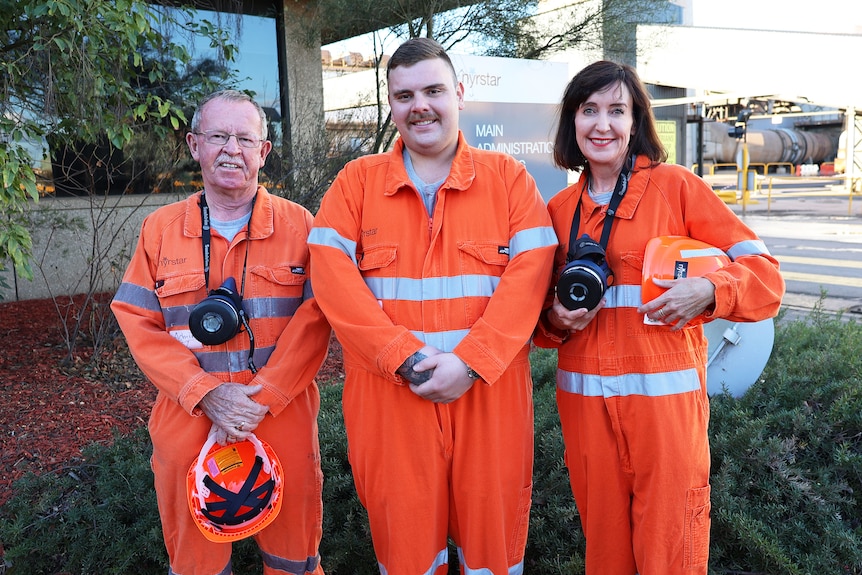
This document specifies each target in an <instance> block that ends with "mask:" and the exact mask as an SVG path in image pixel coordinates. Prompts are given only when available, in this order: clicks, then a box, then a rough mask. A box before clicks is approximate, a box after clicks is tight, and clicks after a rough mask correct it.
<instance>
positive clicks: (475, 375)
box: [467, 365, 481, 381]
mask: <svg viewBox="0 0 862 575" xmlns="http://www.w3.org/2000/svg"><path fill="white" fill-rule="evenodd" d="M467 377H469V378H470V379H472V380H473V381H476V380H477V379H479V378H480V377H481V376H480V375H479V374H478V373H476V371H475V370H474V369H473V368H472V367H470V366H469V365H468V366H467Z"/></svg>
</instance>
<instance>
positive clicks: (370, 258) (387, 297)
mask: <svg viewBox="0 0 862 575" xmlns="http://www.w3.org/2000/svg"><path fill="white" fill-rule="evenodd" d="M397 255H398V249H397V246H394V245H380V246H373V247H367V248H365V251H364V252H362V254H361V255H360V257H359V271H360V272H361V273H362V277H363V278H364V279H365V284H366V285H367V286H368V289H370V290H371V293H373V294H374V297H376V298H377V299H378V300H383V301H384V302H387V303H388V302H392V301H393V300H395V299H397V297H398V294H397V293H396V286H397V281H396V280H397V277H398V276H397V271H398V265H397V263H398V258H397Z"/></svg>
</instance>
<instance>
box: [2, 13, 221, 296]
mask: <svg viewBox="0 0 862 575" xmlns="http://www.w3.org/2000/svg"><path fill="white" fill-rule="evenodd" d="M193 15H194V12H193V10H191V9H189V8H182V7H175V8H167V7H164V6H159V5H157V4H154V3H150V2H145V1H141V0H14V1H10V0H3V1H2V9H0V26H2V30H3V32H2V34H0V90H2V97H0V164H2V166H3V167H2V172H0V178H2V181H0V183H2V185H0V221H2V226H0V230H2V231H0V272H3V271H5V269H6V268H5V265H6V262H9V261H11V263H12V265H13V266H14V267H15V268H16V269H17V270H18V272H19V273H20V274H21V275H22V276H23V277H26V278H28V279H31V278H32V269H31V267H30V262H29V259H30V256H31V249H32V242H31V238H30V235H29V233H28V231H27V228H26V226H25V219H24V215H25V213H24V212H25V209H26V207H27V205H28V203H29V202H30V201H35V200H38V198H39V187H38V181H39V175H40V173H39V170H38V169H37V168H36V167H35V166H36V165H37V162H39V161H40V160H45V159H46V158H47V157H48V150H47V149H46V146H45V142H47V141H50V142H51V143H52V144H55V143H56V144H57V145H65V144H81V145H85V146H86V145H90V146H94V145H97V144H101V145H102V146H104V145H110V146H112V147H113V148H115V149H118V150H120V149H122V148H123V147H124V146H126V145H127V144H128V143H129V142H130V141H132V139H133V137H134V136H135V134H136V133H139V132H140V131H141V130H142V129H144V128H146V129H147V130H150V131H151V132H150V135H151V137H153V138H155V139H157V140H158V139H163V138H166V136H168V134H170V133H171V132H172V131H173V130H176V129H178V128H179V127H180V126H181V125H182V124H184V123H186V122H187V118H186V110H185V109H184V108H183V105H182V104H183V103H182V101H181V98H182V96H183V95H184V93H183V92H182V91H180V92H174V91H171V90H164V89H148V87H149V88H151V87H153V86H162V87H164V86H166V85H169V84H170V82H171V81H173V80H175V79H176V78H178V77H179V76H181V74H182V73H181V72H178V69H181V68H183V67H185V66H187V65H189V64H190V63H191V61H192V54H191V53H190V52H189V50H188V49H187V48H186V47H185V45H184V44H182V43H178V42H174V41H173V40H172V38H171V35H172V34H173V33H177V32H179V33H181V34H186V35H195V34H196V35H200V36H203V37H205V38H208V39H209V41H210V46H211V47H213V48H217V49H218V51H219V54H220V57H221V58H222V59H223V60H224V61H231V60H232V59H233V54H234V47H233V46H232V45H231V44H230V42H229V38H230V37H229V35H228V33H227V32H225V31H223V30H222V29H220V28H218V27H216V26H214V25H212V24H211V23H209V22H207V21H200V22H196V21H195V20H194V18H193ZM178 96H179V97H178ZM0 281H2V277H0Z"/></svg>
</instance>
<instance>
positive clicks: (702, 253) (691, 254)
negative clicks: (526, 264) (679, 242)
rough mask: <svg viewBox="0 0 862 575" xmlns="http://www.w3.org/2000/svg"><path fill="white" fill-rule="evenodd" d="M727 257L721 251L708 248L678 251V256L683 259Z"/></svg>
mask: <svg viewBox="0 0 862 575" xmlns="http://www.w3.org/2000/svg"><path fill="white" fill-rule="evenodd" d="M724 255H727V254H725V253H724V252H723V251H721V250H720V249H718V248H715V247H710V248H700V249H696V250H695V249H691V250H679V256H680V257H681V258H682V259H684V260H687V259H691V258H704V257H707V256H724Z"/></svg>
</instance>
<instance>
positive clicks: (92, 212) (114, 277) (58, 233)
mask: <svg viewBox="0 0 862 575" xmlns="http://www.w3.org/2000/svg"><path fill="white" fill-rule="evenodd" d="M184 197H186V195H185V194H182V195H179V194H147V195H132V196H108V197H95V198H90V197H83V198H55V197H46V198H43V199H41V200H40V201H39V202H36V203H34V204H32V205H31V206H30V209H29V211H28V216H29V219H30V225H29V230H30V233H31V234H32V236H33V259H32V260H31V266H32V268H33V280H32V281H28V280H25V279H23V278H21V277H19V276H18V275H17V274H15V273H14V270H12V269H11V264H10V262H5V265H6V270H7V271H5V272H3V273H2V277H3V279H4V280H5V281H6V283H7V284H9V288H8V289H6V288H2V287H0V301H14V300H26V299H40V298H49V297H52V296H61V295H74V294H79V293H88V292H90V291H94V292H103V291H107V292H113V291H114V290H116V288H117V286H119V285H120V280H121V279H122V276H123V272H124V271H125V269H126V265H127V264H128V261H129V257H130V256H131V254H132V253H133V252H134V250H135V246H136V244H137V240H138V234H139V232H140V228H141V222H143V220H144V217H145V216H146V215H147V214H149V213H151V212H152V211H153V210H155V209H156V208H158V207H159V206H162V205H165V204H168V203H170V202H174V201H177V200H179V199H182V198H184Z"/></svg>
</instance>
